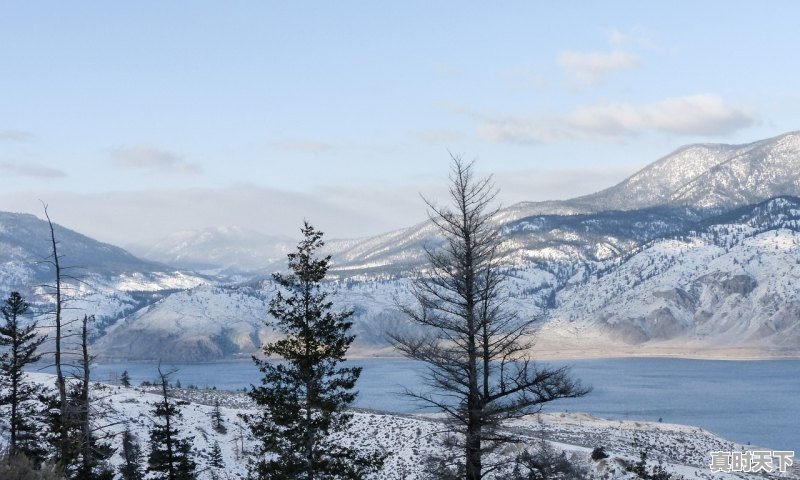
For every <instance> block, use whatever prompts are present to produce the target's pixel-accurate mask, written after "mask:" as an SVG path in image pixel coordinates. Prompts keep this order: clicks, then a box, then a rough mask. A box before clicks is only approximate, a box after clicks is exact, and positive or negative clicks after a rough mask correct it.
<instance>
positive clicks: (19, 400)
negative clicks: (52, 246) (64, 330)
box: [0, 292, 45, 463]
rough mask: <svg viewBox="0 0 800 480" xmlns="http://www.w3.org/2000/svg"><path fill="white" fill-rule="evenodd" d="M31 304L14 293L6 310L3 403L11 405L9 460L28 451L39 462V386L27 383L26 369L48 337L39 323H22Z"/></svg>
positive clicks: (0, 337) (0, 380) (0, 374)
mask: <svg viewBox="0 0 800 480" xmlns="http://www.w3.org/2000/svg"><path fill="white" fill-rule="evenodd" d="M29 308H30V307H29V305H28V303H27V302H26V301H25V300H24V299H23V298H22V295H20V294H19V292H11V295H9V297H8V298H7V299H6V300H5V302H4V303H3V306H2V307H0V310H2V313H3V318H4V319H5V323H4V324H3V325H0V346H2V347H7V348H8V349H7V350H6V351H5V352H3V354H2V355H0V387H2V390H0V392H4V394H0V406H8V409H9V413H8V416H7V417H6V418H7V419H8V423H9V425H8V426H9V434H10V437H9V445H8V449H9V451H8V453H9V459H11V458H13V457H14V456H16V455H17V454H24V455H26V456H27V457H28V458H29V459H31V460H32V461H34V463H39V462H40V461H41V460H42V459H43V456H44V454H45V451H44V449H43V448H42V447H41V445H40V442H39V439H38V438H37V437H38V435H37V430H36V426H35V424H34V420H35V418H36V417H37V416H39V415H38V413H37V412H36V410H35V408H34V406H33V402H34V400H35V399H36V397H37V395H38V393H39V388H38V387H37V386H36V385H35V384H32V383H30V382H26V381H25V378H24V372H23V369H24V368H25V366H26V365H29V364H31V363H34V362H36V361H37V360H39V358H40V357H41V355H39V354H37V353H36V349H37V348H39V346H40V345H41V344H42V342H44V341H45V337H40V336H38V335H37V334H36V332H35V330H36V327H37V325H36V322H32V323H30V324H28V326H27V327H23V326H22V325H21V321H22V319H23V316H24V315H25V314H26V313H27V312H28V311H29Z"/></svg>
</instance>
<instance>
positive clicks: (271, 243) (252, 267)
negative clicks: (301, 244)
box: [131, 227, 296, 272]
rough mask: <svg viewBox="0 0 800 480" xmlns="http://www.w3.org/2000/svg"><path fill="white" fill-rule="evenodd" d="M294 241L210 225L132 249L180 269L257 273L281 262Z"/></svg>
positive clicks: (146, 256)
mask: <svg viewBox="0 0 800 480" xmlns="http://www.w3.org/2000/svg"><path fill="white" fill-rule="evenodd" d="M295 244H296V241H295V240H293V239H291V238H288V237H282V236H275V235H264V234H262V233H259V232H255V231H252V230H247V229H245V228H242V227H212V228H206V229H203V230H200V231H185V232H177V233H174V234H172V235H170V236H168V237H166V238H164V239H162V240H160V241H158V242H156V243H155V244H153V245H150V246H148V247H141V246H139V247H136V246H133V247H131V249H132V250H133V251H135V252H136V253H138V254H140V255H141V256H142V257H143V258H149V259H152V260H156V261H158V262H162V263H166V264H168V265H173V266H176V267H180V268H186V269H192V270H201V271H202V270H217V271H221V272H258V271H264V270H267V269H268V268H269V267H271V266H273V265H274V264H275V262H276V261H282V260H283V259H284V258H285V256H286V254H287V253H288V252H289V251H290V250H292V249H294V246H295Z"/></svg>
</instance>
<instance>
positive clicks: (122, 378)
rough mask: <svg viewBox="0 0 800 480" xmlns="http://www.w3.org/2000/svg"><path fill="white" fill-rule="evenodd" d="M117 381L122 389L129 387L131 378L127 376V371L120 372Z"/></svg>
mask: <svg viewBox="0 0 800 480" xmlns="http://www.w3.org/2000/svg"><path fill="white" fill-rule="evenodd" d="M119 381H120V383H121V384H122V386H123V387H130V386H131V377H130V375H128V371H127V370H125V371H123V372H122V375H121V376H120V377H119Z"/></svg>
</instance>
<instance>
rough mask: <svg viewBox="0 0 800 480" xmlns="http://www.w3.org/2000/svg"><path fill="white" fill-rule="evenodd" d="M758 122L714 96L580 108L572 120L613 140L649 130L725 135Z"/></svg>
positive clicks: (579, 127) (575, 125)
mask: <svg viewBox="0 0 800 480" xmlns="http://www.w3.org/2000/svg"><path fill="white" fill-rule="evenodd" d="M754 120H755V118H754V116H753V114H751V113H750V112H748V111H746V110H744V109H742V108H739V107H735V106H732V105H729V104H727V103H725V100H723V99H722V98H721V97H719V96H717V95H712V94H699V95H690V96H686V97H673V98H666V99H664V100H661V101H658V102H655V103H650V104H646V105H633V104H625V103H623V104H604V105H595V106H592V107H585V108H581V109H578V110H576V111H575V112H573V113H572V114H571V115H570V116H569V117H568V122H569V124H570V126H571V127H572V128H573V129H575V130H576V131H579V132H584V133H587V134H596V135H600V136H609V137H621V136H628V135H636V134H639V133H642V132H645V131H657V132H667V133H675V134H679V135H723V134H726V133H730V132H733V131H736V130H738V129H740V128H743V127H747V126H750V125H752V123H753V122H754Z"/></svg>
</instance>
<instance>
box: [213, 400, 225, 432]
mask: <svg viewBox="0 0 800 480" xmlns="http://www.w3.org/2000/svg"><path fill="white" fill-rule="evenodd" d="M211 426H212V427H213V428H214V431H215V432H217V433H221V434H223V435H224V434H226V433H228V428H227V427H226V426H225V420H224V419H223V418H222V411H221V410H220V408H219V400H214V410H212V411H211Z"/></svg>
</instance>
